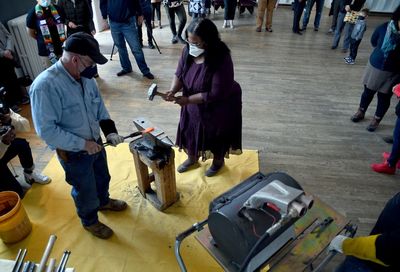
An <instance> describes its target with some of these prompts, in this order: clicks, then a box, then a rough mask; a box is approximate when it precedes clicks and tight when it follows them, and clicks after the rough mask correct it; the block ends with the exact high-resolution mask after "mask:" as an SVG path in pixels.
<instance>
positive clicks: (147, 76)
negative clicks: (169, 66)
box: [143, 72, 154, 79]
mask: <svg viewBox="0 0 400 272" xmlns="http://www.w3.org/2000/svg"><path fill="white" fill-rule="evenodd" d="M143 76H144V77H146V78H148V79H154V75H153V74H152V73H150V72H148V73H147V74H145V75H143Z"/></svg>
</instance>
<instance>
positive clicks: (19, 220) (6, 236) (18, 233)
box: [0, 191, 32, 243]
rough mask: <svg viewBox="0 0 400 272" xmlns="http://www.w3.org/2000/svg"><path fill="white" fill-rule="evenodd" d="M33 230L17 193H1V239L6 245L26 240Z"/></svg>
mask: <svg viewBox="0 0 400 272" xmlns="http://www.w3.org/2000/svg"><path fill="white" fill-rule="evenodd" d="M31 230H32V224H31V221H30V220H29V217H28V215H27V214H26V212H25V209H24V206H22V202H21V199H20V197H19V195H18V194H17V193H16V192H12V191H4V192H0V238H1V240H3V242H4V243H15V242H18V241H21V240H22V239H24V238H25V237H26V236H28V234H29V233H30V232H31Z"/></svg>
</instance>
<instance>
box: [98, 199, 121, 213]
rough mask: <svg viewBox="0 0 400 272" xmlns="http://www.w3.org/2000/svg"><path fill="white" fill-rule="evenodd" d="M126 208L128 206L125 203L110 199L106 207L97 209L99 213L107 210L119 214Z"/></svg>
mask: <svg viewBox="0 0 400 272" xmlns="http://www.w3.org/2000/svg"><path fill="white" fill-rule="evenodd" d="M127 207H128V204H126V202H125V201H123V200H118V199H112V198H110V201H108V203H107V204H106V205H104V206H101V207H99V211H104V210H109V211H114V212H119V211H123V210H125V209H126V208H127Z"/></svg>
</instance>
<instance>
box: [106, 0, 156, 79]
mask: <svg viewBox="0 0 400 272" xmlns="http://www.w3.org/2000/svg"><path fill="white" fill-rule="evenodd" d="M100 9H101V15H102V16H103V19H104V20H107V18H108V19H109V22H110V28H111V36H112V38H113V41H114V43H115V45H116V46H117V48H118V54H119V61H120V63H121V67H122V70H121V71H119V72H118V73H117V76H124V75H127V74H129V73H132V64H131V61H130V60H129V55H128V50H127V48H126V43H128V45H129V47H130V48H131V51H132V54H133V56H134V57H135V60H136V64H137V65H138V67H139V69H140V72H142V74H143V77H145V78H148V79H154V75H153V74H152V73H151V72H150V68H149V67H148V66H147V64H146V60H145V59H144V54H143V50H142V47H141V46H140V42H139V38H138V31H137V24H136V17H138V18H137V20H138V22H139V23H140V24H141V23H142V22H143V13H142V8H141V6H140V3H139V0H100Z"/></svg>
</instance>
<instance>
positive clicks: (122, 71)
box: [117, 70, 132, 76]
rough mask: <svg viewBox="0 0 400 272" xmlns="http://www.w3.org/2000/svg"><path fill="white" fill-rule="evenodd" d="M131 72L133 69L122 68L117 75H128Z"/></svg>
mask: <svg viewBox="0 0 400 272" xmlns="http://www.w3.org/2000/svg"><path fill="white" fill-rule="evenodd" d="M129 73H132V71H129V72H128V71H125V70H121V71H119V72H118V73H117V76H124V75H127V74H129Z"/></svg>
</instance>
